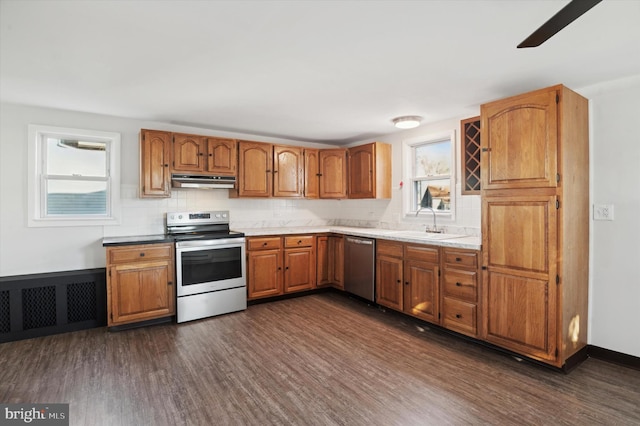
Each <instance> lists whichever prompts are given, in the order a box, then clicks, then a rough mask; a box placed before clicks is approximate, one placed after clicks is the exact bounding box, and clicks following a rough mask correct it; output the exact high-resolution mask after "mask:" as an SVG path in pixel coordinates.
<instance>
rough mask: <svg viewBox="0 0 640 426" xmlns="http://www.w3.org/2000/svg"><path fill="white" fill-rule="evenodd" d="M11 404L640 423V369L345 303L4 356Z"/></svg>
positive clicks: (313, 420) (447, 420)
mask: <svg viewBox="0 0 640 426" xmlns="http://www.w3.org/2000/svg"><path fill="white" fill-rule="evenodd" d="M0 364H1V369H0V401H2V402H5V403H6V402H10V403H11V402H32V403H33V402H38V403H40V402H42V403H53V402H66V403H69V404H70V424H71V425H272V424H275V425H403V426H404V425H449V424H452V425H460V424H492V425H497V424H500V425H502V424H518V425H521V424H535V425H596V424H602V425H638V424H640V371H638V370H632V369H627V368H624V367H620V366H617V365H614V364H610V363H607V362H603V361H599V360H596V359H591V358H590V359H588V360H587V361H585V362H584V363H583V364H581V365H580V366H578V367H577V368H576V369H575V370H573V371H572V372H571V373H570V374H568V375H565V374H562V373H560V372H557V371H553V370H550V369H548V368H545V367H541V366H538V365H534V364H531V363H527V362H518V361H516V360H515V359H514V358H512V357H510V356H507V355H505V354H502V353H499V352H496V351H494V350H490V349H488V348H485V347H482V346H479V345H476V344H473V343H470V342H467V341H465V340H462V339H459V338H456V337H453V336H450V335H447V334H444V333H442V332H439V331H433V330H429V329H425V328H424V327H423V328H422V330H420V327H419V326H417V325H416V323H415V322H414V321H413V320H411V319H409V318H407V317H403V316H401V315H398V314H395V313H391V312H383V311H381V310H379V309H377V308H375V307H370V306H367V305H366V304H364V303H363V302H360V301H356V300H351V299H349V298H347V297H345V296H342V295H339V294H335V293H325V294H316V295H312V296H305V297H300V298H295V299H288V300H281V301H278V302H271V303H264V304H259V305H254V306H251V307H249V309H248V310H247V311H243V312H239V313H234V314H229V315H224V316H220V317H216V318H209V319H205V320H200V321H195V322H190V323H184V324H179V325H176V324H166V325H157V326H152V327H146V328H138V329H133V330H128V331H120V332H107V331H106V330H105V329H104V328H101V329H93V330H85V331H79V332H74V333H67V334H61V335H55V336H48V337H41V338H37V339H31V340H23V341H18V342H10V343H4V344H0Z"/></svg>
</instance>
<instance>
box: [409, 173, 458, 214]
mask: <svg viewBox="0 0 640 426" xmlns="http://www.w3.org/2000/svg"><path fill="white" fill-rule="evenodd" d="M427 188H428V189H429V195H430V196H431V205H430V206H429V207H431V208H432V209H434V210H438V211H450V210H451V180H450V179H437V180H418V181H415V182H414V187H413V191H414V208H415V209H416V210H418V209H419V208H420V202H421V200H422V198H423V197H424V195H425V193H426V191H427Z"/></svg>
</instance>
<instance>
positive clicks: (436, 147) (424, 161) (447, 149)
mask: <svg viewBox="0 0 640 426" xmlns="http://www.w3.org/2000/svg"><path fill="white" fill-rule="evenodd" d="M414 158H415V164H414V176H415V177H421V176H443V175H450V174H451V141H443V142H435V143H425V144H423V145H418V146H416V147H415V157H414Z"/></svg>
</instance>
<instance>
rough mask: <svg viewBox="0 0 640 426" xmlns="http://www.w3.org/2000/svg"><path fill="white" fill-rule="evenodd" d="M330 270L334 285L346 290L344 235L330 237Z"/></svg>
mask: <svg viewBox="0 0 640 426" xmlns="http://www.w3.org/2000/svg"><path fill="white" fill-rule="evenodd" d="M329 253H330V254H329V255H330V258H329V259H330V262H329V265H330V271H331V281H332V282H333V286H334V287H336V288H339V289H342V290H344V237H343V236H341V235H340V236H335V235H332V236H330V237H329Z"/></svg>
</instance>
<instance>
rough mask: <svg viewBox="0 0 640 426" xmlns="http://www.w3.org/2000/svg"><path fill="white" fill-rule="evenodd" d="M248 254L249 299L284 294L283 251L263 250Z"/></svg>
mask: <svg viewBox="0 0 640 426" xmlns="http://www.w3.org/2000/svg"><path fill="white" fill-rule="evenodd" d="M248 253H249V254H248V258H249V261H248V262H247V278H248V280H247V287H248V288H247V291H248V292H249V295H248V298H249V299H257V298H260V297H268V296H277V295H279V294H282V251H281V250H261V251H253V252H248Z"/></svg>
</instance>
